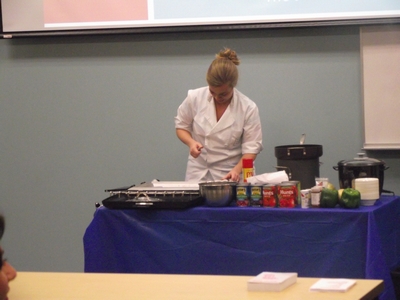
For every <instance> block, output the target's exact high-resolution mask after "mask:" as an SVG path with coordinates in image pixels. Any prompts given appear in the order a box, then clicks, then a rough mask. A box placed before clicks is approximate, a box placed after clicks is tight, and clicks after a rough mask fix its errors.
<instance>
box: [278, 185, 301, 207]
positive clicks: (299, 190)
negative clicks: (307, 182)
mask: <svg viewBox="0 0 400 300" xmlns="http://www.w3.org/2000/svg"><path fill="white" fill-rule="evenodd" d="M282 183H294V184H295V185H296V187H297V191H296V199H297V203H296V204H297V205H298V206H301V183H300V181H297V180H290V181H284V182H282Z"/></svg>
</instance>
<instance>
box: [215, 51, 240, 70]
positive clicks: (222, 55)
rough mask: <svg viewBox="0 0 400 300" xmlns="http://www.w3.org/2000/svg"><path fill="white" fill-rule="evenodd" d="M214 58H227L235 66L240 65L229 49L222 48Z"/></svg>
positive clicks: (233, 52)
mask: <svg viewBox="0 0 400 300" xmlns="http://www.w3.org/2000/svg"><path fill="white" fill-rule="evenodd" d="M215 57H216V58H227V59H229V60H230V61H232V62H233V63H234V64H235V65H236V66H238V65H239V64H240V60H239V57H238V56H237V54H236V51H235V50H232V49H229V48H224V49H223V50H221V51H220V52H219V53H218V54H217V55H215Z"/></svg>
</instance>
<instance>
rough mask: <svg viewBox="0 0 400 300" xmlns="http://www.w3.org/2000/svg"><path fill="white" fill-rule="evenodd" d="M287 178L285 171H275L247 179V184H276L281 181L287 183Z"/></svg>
mask: <svg viewBox="0 0 400 300" xmlns="http://www.w3.org/2000/svg"><path fill="white" fill-rule="evenodd" d="M288 180H289V177H288V175H287V174H286V172H285V171H277V172H271V173H264V174H260V175H256V176H251V177H248V178H247V182H249V183H251V184H268V183H270V184H278V183H281V182H282V181H288Z"/></svg>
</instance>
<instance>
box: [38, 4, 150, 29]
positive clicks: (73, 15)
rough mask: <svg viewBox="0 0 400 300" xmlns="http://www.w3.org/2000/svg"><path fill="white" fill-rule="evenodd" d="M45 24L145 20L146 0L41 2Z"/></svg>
mask: <svg viewBox="0 0 400 300" xmlns="http://www.w3.org/2000/svg"><path fill="white" fill-rule="evenodd" d="M43 5H44V22H45V23H47V24H48V23H74V22H107V21H128V20H147V19H148V13H147V0H134V1H132V0H43Z"/></svg>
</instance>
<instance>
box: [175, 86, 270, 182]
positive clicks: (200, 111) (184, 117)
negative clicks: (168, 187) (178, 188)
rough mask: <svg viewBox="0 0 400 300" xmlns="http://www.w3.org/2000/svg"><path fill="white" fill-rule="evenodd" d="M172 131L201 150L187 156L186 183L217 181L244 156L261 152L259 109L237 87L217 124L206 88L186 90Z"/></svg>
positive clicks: (211, 101)
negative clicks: (186, 134) (183, 134)
mask: <svg viewBox="0 0 400 300" xmlns="http://www.w3.org/2000/svg"><path fill="white" fill-rule="evenodd" d="M175 128H180V129H185V130H187V131H189V132H190V133H191V134H192V138H193V139H194V140H195V141H197V142H199V143H201V144H202V145H203V147H204V148H203V149H201V154H200V155H199V156H198V157H197V158H194V157H193V156H191V155H190V154H189V158H188V163H187V169H186V177H185V180H186V181H197V182H199V181H203V180H220V179H222V178H223V177H224V176H226V174H228V173H229V171H230V170H232V168H233V167H234V166H235V165H236V164H237V163H238V162H239V160H240V159H241V157H242V155H243V154H244V153H251V154H258V153H259V152H260V151H261V150H262V149H263V147H262V132H261V122H260V116H259V112H258V107H257V105H256V104H255V103H254V102H253V101H252V100H250V99H249V98H248V97H246V96H245V95H243V94H242V93H240V92H239V91H238V90H237V89H236V88H235V89H234V91H233V97H232V100H231V103H230V104H229V106H228V107H227V109H226V110H225V112H224V114H223V115H222V117H221V118H220V120H219V121H218V122H217V115H216V110H215V104H214V101H213V97H212V95H211V93H210V91H209V87H208V86H206V87H202V88H198V89H195V90H189V92H188V95H187V97H186V99H185V100H184V101H183V103H182V104H181V105H180V106H179V108H178V112H177V116H176V117H175Z"/></svg>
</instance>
